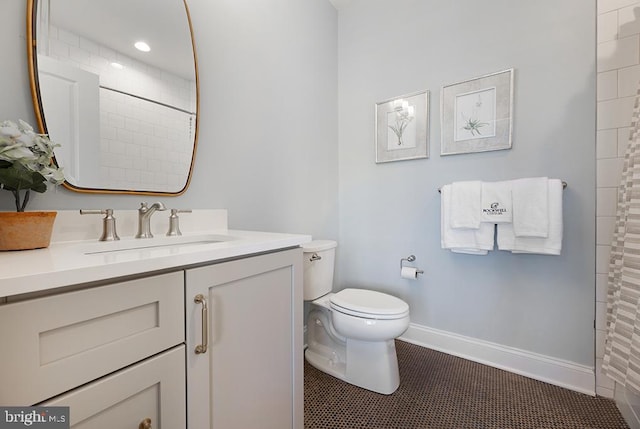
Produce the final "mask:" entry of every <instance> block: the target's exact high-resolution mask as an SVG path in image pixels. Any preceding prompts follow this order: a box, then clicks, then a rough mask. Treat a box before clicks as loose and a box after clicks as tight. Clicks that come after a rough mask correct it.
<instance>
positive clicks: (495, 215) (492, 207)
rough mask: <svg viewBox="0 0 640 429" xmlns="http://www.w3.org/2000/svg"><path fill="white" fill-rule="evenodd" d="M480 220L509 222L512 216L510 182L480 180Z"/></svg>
mask: <svg viewBox="0 0 640 429" xmlns="http://www.w3.org/2000/svg"><path fill="white" fill-rule="evenodd" d="M481 204H482V206H481V207H482V214H481V217H480V219H481V221H482V222H491V223H509V222H511V220H512V218H513V216H512V202H511V182H510V181H507V182H482V197H481Z"/></svg>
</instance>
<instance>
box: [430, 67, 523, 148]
mask: <svg viewBox="0 0 640 429" xmlns="http://www.w3.org/2000/svg"><path fill="white" fill-rule="evenodd" d="M440 101H441V106H440V107H441V110H440V111H441V118H440V119H441V128H442V141H441V149H440V154H441V155H455V154H461V153H470V152H486V151H490V150H502V149H510V148H511V132H512V124H513V119H512V110H513V69H509V70H504V71H501V72H497V73H492V74H489V75H486V76H482V77H478V78H475V79H471V80H467V81H464V82H458V83H455V84H452V85H448V86H445V87H443V88H442V93H441V100H440Z"/></svg>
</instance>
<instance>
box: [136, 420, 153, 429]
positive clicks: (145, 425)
mask: <svg viewBox="0 0 640 429" xmlns="http://www.w3.org/2000/svg"><path fill="white" fill-rule="evenodd" d="M138 429H152V428H151V419H150V418H149V417H147V418H146V419H144V420H143V421H141V422H140V424H139V425H138Z"/></svg>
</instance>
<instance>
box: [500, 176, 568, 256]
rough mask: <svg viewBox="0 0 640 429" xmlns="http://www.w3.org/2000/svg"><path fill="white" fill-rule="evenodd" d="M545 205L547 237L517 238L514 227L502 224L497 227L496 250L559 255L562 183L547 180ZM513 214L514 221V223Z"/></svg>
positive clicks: (560, 246)
mask: <svg viewBox="0 0 640 429" xmlns="http://www.w3.org/2000/svg"><path fill="white" fill-rule="evenodd" d="M547 183H548V191H547V204H548V207H549V233H548V237H547V238H544V237H518V236H516V234H515V232H514V229H513V227H514V225H513V224H511V223H502V224H499V225H498V234H497V235H498V249H500V250H510V251H512V252H513V253H538V254H541V255H559V254H560V252H561V250H562V229H563V225H562V182H561V181H560V180H558V179H549V180H548V181H547ZM515 216H516V215H515V213H514V221H515Z"/></svg>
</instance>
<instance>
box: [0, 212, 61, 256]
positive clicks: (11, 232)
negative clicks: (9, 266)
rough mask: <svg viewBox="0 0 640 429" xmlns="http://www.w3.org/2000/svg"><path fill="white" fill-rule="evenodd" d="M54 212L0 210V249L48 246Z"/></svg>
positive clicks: (25, 248)
mask: <svg viewBox="0 0 640 429" xmlns="http://www.w3.org/2000/svg"><path fill="white" fill-rule="evenodd" d="M56 214H57V213H56V212H0V250H27V249H40V248H43V247H49V243H50V242H51V231H52V230H53V221H54V220H55V219H56Z"/></svg>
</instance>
